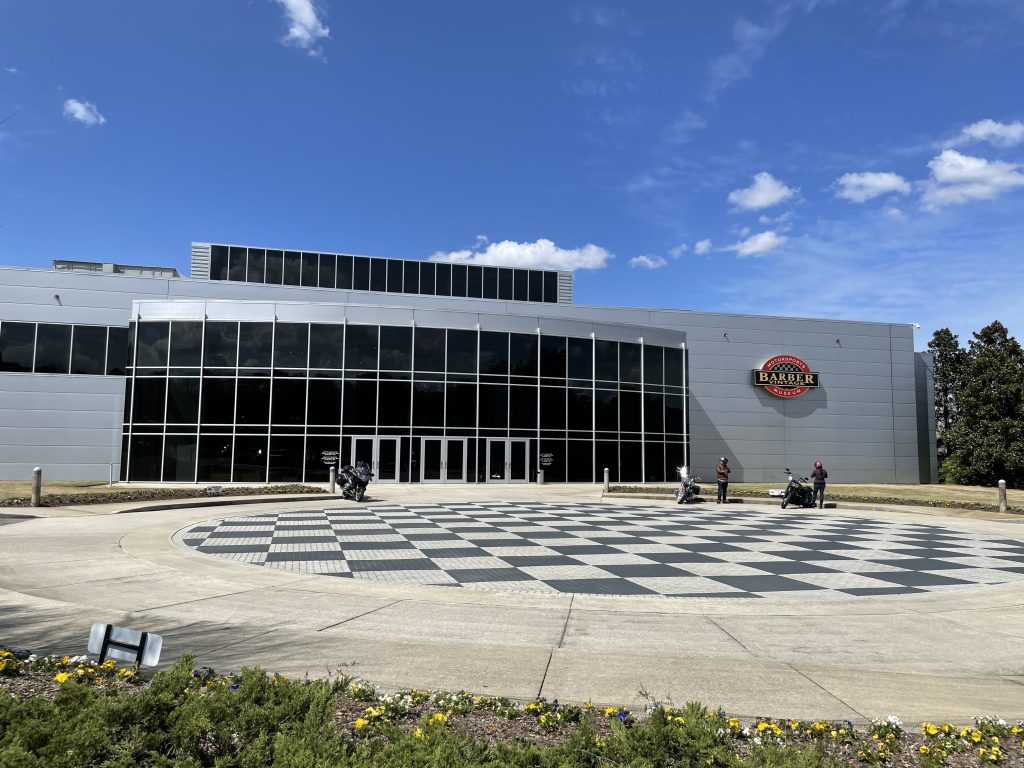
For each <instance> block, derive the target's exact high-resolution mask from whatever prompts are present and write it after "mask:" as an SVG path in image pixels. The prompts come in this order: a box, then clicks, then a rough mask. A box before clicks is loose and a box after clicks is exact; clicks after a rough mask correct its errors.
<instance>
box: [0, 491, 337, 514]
mask: <svg viewBox="0 0 1024 768" xmlns="http://www.w3.org/2000/svg"><path fill="white" fill-rule="evenodd" d="M337 498H339V497H338V495H337V494H330V493H299V494H291V495H287V496H277V495H267V496H259V497H253V496H239V497H236V498H232V497H230V496H229V497H227V498H220V499H218V498H209V499H207V498H203V497H198V498H193V499H175V500H172V501H166V502H156V503H153V504H147V503H145V502H140V504H142V506H138V507H131V508H129V509H119V510H117V511H114V512H109V513H108V514H111V515H127V514H131V513H133V512H162V511H167V510H172V509H189V508H192V507H231V506H236V505H241V504H267V503H270V502H276V501H282V502H283V501H326V500H328V499H337ZM88 506H90V505H88V504H80V505H76V506H75V507H45V509H78V508H80V507H88ZM96 506H99V505H98V504H97V505H96ZM10 509H17V510H19V511H18V512H17V513H11V512H6V511H3V510H0V517H13V518H18V519H24V520H30V519H36V518H39V517H45V515H36V514H32V513H31V512H23V511H21V510H27V509H33V507H10Z"/></svg>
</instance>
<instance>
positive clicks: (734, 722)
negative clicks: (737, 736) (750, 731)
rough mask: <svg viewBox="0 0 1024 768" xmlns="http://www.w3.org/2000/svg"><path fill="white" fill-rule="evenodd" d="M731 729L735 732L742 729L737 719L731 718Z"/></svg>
mask: <svg viewBox="0 0 1024 768" xmlns="http://www.w3.org/2000/svg"><path fill="white" fill-rule="evenodd" d="M729 727H730V728H732V729H733V730H734V731H738V730H739V728H740V721H739V720H737V719H736V718H735V717H730V718H729Z"/></svg>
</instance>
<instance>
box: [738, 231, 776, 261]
mask: <svg viewBox="0 0 1024 768" xmlns="http://www.w3.org/2000/svg"><path fill="white" fill-rule="evenodd" d="M786 239H787V238H786V237H785V235H780V234H778V233H777V232H775V231H774V230H768V231H767V232H758V233H757V234H756V235H751V236H750V237H748V238H747V239H746V240H743V241H741V242H739V243H736V244H735V245H729V246H726V248H725V250H727V251H736V255H737V256H760V255H761V254H762V253H768V251H774V250H775V249H776V248H778V247H780V246H782V245H784V244H785V242H786Z"/></svg>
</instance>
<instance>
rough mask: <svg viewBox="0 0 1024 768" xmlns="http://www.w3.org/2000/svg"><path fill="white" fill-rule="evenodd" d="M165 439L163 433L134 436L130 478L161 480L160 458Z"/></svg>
mask: <svg viewBox="0 0 1024 768" xmlns="http://www.w3.org/2000/svg"><path fill="white" fill-rule="evenodd" d="M163 443H164V439H163V437H162V436H161V435H135V436H134V437H132V445H131V459H130V461H129V467H130V469H129V471H128V472H129V474H128V477H129V479H130V480H159V479H160V460H161V458H162V456H163Z"/></svg>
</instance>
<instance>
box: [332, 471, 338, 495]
mask: <svg viewBox="0 0 1024 768" xmlns="http://www.w3.org/2000/svg"><path fill="white" fill-rule="evenodd" d="M337 484H338V468H337V467H335V466H333V465H332V466H331V493H334V487H335V486H336V485H337Z"/></svg>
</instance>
